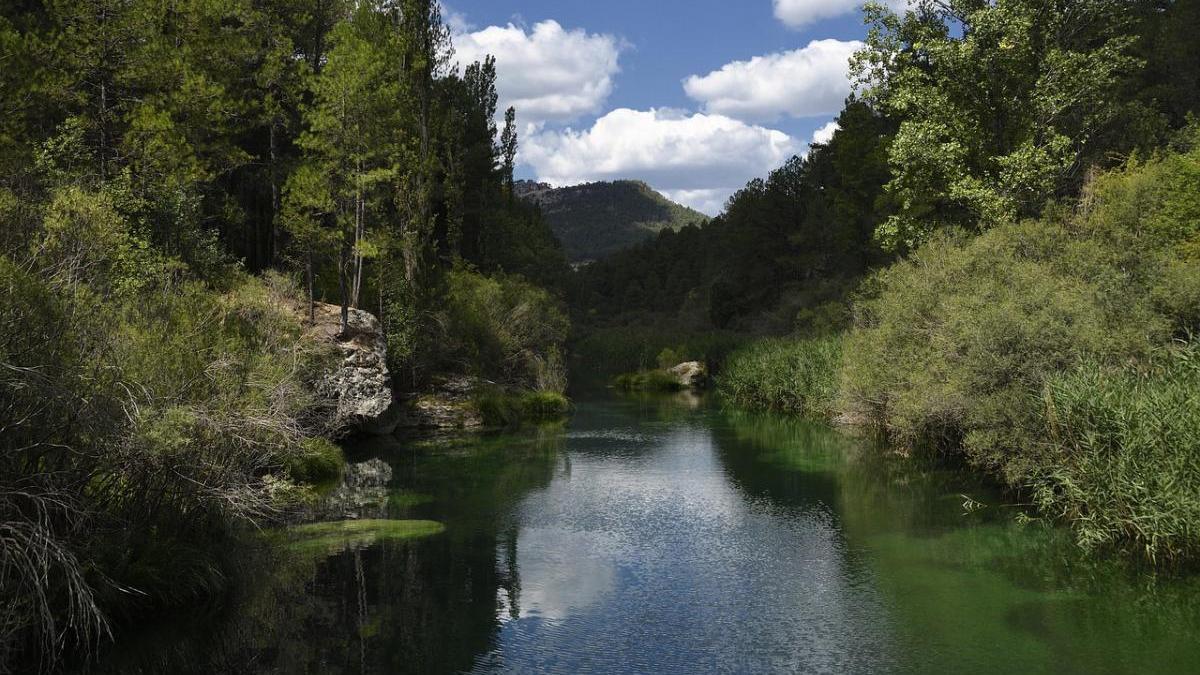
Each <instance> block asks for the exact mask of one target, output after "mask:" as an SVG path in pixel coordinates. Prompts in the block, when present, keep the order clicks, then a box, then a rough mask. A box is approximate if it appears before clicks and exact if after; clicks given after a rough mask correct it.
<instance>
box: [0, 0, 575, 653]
mask: <svg viewBox="0 0 1200 675" xmlns="http://www.w3.org/2000/svg"><path fill="white" fill-rule="evenodd" d="M452 49H453V48H452V45H451V44H450V40H449V31H448V29H447V27H446V26H445V25H444V23H443V22H442V18H441V15H440V9H439V7H438V5H437V4H436V3H435V2H432V1H431V0H401V1H399V2H348V1H346V2H343V1H340V0H334V1H332V2H331V1H328V0H321V1H311V0H278V1H273V2H261V1H258V0H231V1H227V2H226V1H223V2H211V1H209V0H182V1H179V2H170V3H162V2H158V1H157V0H62V1H56V2H46V3H43V2H36V1H34V2H7V3H4V4H3V7H2V8H0V63H3V71H2V72H0V91H2V92H3V106H2V107H0V293H2V295H3V298H4V299H3V302H2V303H0V671H5V670H7V669H9V668H15V669H17V670H20V671H22V672H30V671H29V670H28V669H27V666H28V668H33V669H36V668H37V664H38V663H39V662H40V663H41V664H42V666H44V667H47V668H49V667H52V666H55V665H57V663H58V662H57V659H59V658H60V657H62V656H64V655H68V654H77V653H79V652H85V651H87V650H88V649H90V648H92V647H94V646H95V645H96V644H97V643H98V641H100V640H102V639H105V638H106V637H108V636H109V635H110V633H111V631H112V630H115V627H116V626H117V625H118V624H119V623H120V622H121V621H122V620H123V619H124V617H128V616H133V615H136V614H138V613H142V612H148V611H154V610H157V609H161V608H164V607H168V606H175V605H179V604H182V603H187V602H193V601H195V600H196V599H198V598H203V597H208V596H210V595H212V594H215V593H218V592H219V591H220V590H221V589H222V588H223V587H224V585H225V584H226V581H227V579H228V576H227V571H228V570H229V569H230V568H229V564H230V562H231V561H230V559H229V556H228V555H227V554H226V550H227V547H226V544H227V543H228V541H229V540H230V539H231V538H232V537H234V536H236V535H237V534H238V533H239V532H243V531H244V530H245V529H246V528H245V527H244V525H247V524H253V523H259V522H263V521H264V520H269V519H271V518H273V517H277V516H278V515H279V514H280V513H282V512H284V511H286V510H287V509H288V508H290V507H291V506H293V505H295V504H297V503H304V502H305V500H307V499H308V498H309V496H310V492H309V491H308V485H309V484H310V483H312V482H315V481H319V480H327V479H328V478H329V477H330V474H331V473H332V474H333V475H334V476H336V474H337V471H338V467H339V462H340V459H339V458H340V451H339V450H338V449H337V448H336V447H334V446H332V445H331V444H330V443H329V442H328V441H326V440H325V437H327V436H330V435H332V434H335V433H337V432H338V430H337V429H331V428H330V411H329V410H328V409H327V407H326V405H325V403H324V402H323V401H322V400H321V399H320V397H319V396H318V395H317V394H316V391H315V390H316V383H317V381H318V380H319V379H320V378H321V377H322V372H323V371H325V370H326V369H327V368H328V366H329V363H330V359H331V354H330V353H328V350H325V349H322V348H321V347H320V346H319V345H318V344H316V343H314V342H313V341H312V340H311V339H309V338H308V337H306V335H307V330H306V323H307V321H308V319H309V318H310V316H311V314H312V304H311V301H312V300H324V301H327V302H330V303H334V304H335V305H340V306H341V321H342V324H343V332H344V331H345V328H346V324H347V321H348V313H349V310H350V309H351V308H361V309H364V310H368V311H370V312H373V313H375V314H377V315H378V317H379V318H380V319H381V321H382V324H383V327H384V329H385V331H386V336H387V343H388V348H389V349H388V356H389V362H390V363H389V365H390V367H391V371H392V374H393V378H392V379H393V382H394V384H396V385H397V386H398V387H401V388H416V387H420V386H422V385H423V384H424V382H425V381H427V380H428V379H429V378H430V377H431V376H432V375H434V374H439V373H465V374H470V375H477V376H483V377H487V378H490V379H491V380H493V381H494V382H496V383H498V386H506V387H513V388H519V389H539V390H540V389H546V390H550V392H551V393H552V394H553V395H554V396H559V393H558V392H560V391H561V388H562V386H563V382H564V375H563V373H562V352H561V342H562V340H563V339H564V337H565V333H566V330H567V328H566V319H565V316H564V314H563V312H562V311H561V310H560V309H559V303H558V300H557V299H556V296H555V295H553V294H551V293H550V292H548V291H546V290H545V289H544V288H542V287H540V286H538V285H537V284H550V285H553V284H557V283H560V282H561V281H562V280H563V278H564V275H565V274H567V273H568V271H569V269H568V268H567V266H566V262H565V258H564V256H563V254H562V252H561V249H560V248H559V246H558V244H557V242H556V241H555V239H554V237H553V235H552V234H551V232H550V231H549V230H548V228H546V227H545V225H544V224H543V223H542V220H541V218H540V216H539V214H538V212H537V209H536V207H532V206H528V205H525V204H523V203H520V202H518V201H517V200H516V199H515V198H514V196H513V181H512V171H513V163H514V158H515V154H516V144H517V138H516V133H515V130H514V129H513V122H512V119H513V117H512V114H511V111H510V114H509V115H508V117H507V119H508V120H509V122H508V125H507V128H505V129H504V130H503V132H502V133H498V129H497V122H496V119H497V110H496V106H497V93H496V89H495V83H496V70H495V63H494V61H493V60H492V59H490V58H488V59H486V60H485V61H484V62H480V63H473V64H470V65H468V66H466V67H465V68H464V69H462V70H459V69H457V68H452V67H451V66H450V64H451V55H452ZM306 300H307V301H309V302H305V301H306ZM531 327H532V328H531ZM18 664H20V665H18Z"/></svg>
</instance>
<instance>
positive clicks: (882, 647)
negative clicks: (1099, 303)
mask: <svg viewBox="0 0 1200 675" xmlns="http://www.w3.org/2000/svg"><path fill="white" fill-rule="evenodd" d="M580 400H581V401H582V402H581V403H580V404H579V406H578V409H577V411H576V414H575V416H574V418H573V419H572V420H571V422H570V424H569V425H567V426H565V427H557V428H555V427H549V428H542V429H538V430H527V431H522V432H518V433H505V434H492V435H464V436H436V437H429V438H425V439H418V440H411V439H410V440H407V441H403V442H401V441H398V440H394V439H388V440H374V441H371V442H362V443H357V444H355V445H353V446H350V447H348V448H347V452H348V457H349V459H350V460H351V461H352V462H357V463H360V466H362V467H365V469H364V471H367V473H370V471H376V473H378V471H377V470H378V469H379V466H380V464H384V465H386V466H385V467H384V469H385V470H384V472H383V473H382V474H381V475H385V476H390V477H388V478H387V479H386V480H384V481H383V482H381V483H371V482H370V481H366V482H356V483H355V484H354V485H349V484H347V485H346V486H344V489H339V490H336V491H334V492H333V493H332V494H331V495H330V497H329V498H328V499H327V502H326V504H325V507H324V508H325V511H324V512H323V517H325V518H328V519H330V520H339V519H343V518H348V517H357V518H371V519H379V518H386V519H401V520H421V521H436V522H437V523H441V524H443V525H444V526H445V531H444V532H442V533H441V534H436V535H433V536H429V537H426V538H423V539H415V540H400V539H386V538H378V537H374V536H361V537H360V536H355V537H348V538H342V539H337V540H334V541H333V542H332V544H322V545H319V546H303V547H296V546H290V545H279V544H278V540H276V545H274V546H264V545H261V544H259V545H250V544H248V545H247V546H246V548H245V551H244V555H242V556H241V557H242V559H243V560H244V568H245V569H244V573H243V574H241V575H239V578H238V583H237V584H236V587H237V591H236V592H235V593H233V594H232V596H231V597H230V598H228V599H227V601H226V602H223V603H220V604H219V605H217V606H215V607H213V608H211V609H210V610H208V611H206V612H200V613H193V614H191V615H188V616H183V617H171V618H164V619H163V620H160V621H147V622H146V624H145V625H143V626H139V627H138V628H137V630H136V631H130V632H128V633H126V634H123V635H122V637H121V639H120V640H119V641H118V644H117V646H116V647H115V648H114V649H113V650H111V653H109V654H108V655H107V656H106V658H105V659H104V660H103V662H102V663H103V668H102V671H103V672H131V673H138V672H144V673H159V672H176V673H191V672H205V673H209V672H216V673H226V672H227V673H456V672H476V673H491V672H548V673H581V672H638V673H643V672H654V673H694V672H737V673H741V672H745V673H767V672H837V673H881V672H882V673H889V672H895V673H925V672H971V673H1011V672H1022V673H1141V672H1154V673H1190V672H1196V671H1197V670H1198V669H1200V639H1198V638H1200V587H1198V585H1197V581H1196V580H1195V579H1194V578H1175V579H1172V578H1164V579H1156V578H1154V577H1153V576H1151V575H1148V574H1147V573H1145V572H1144V571H1138V570H1132V569H1127V568H1124V567H1122V566H1120V565H1118V564H1116V563H1114V562H1111V561H1105V560H1103V559H1102V558H1101V557H1099V556H1097V557H1089V556H1087V555H1085V554H1083V553H1082V552H1080V551H1079V549H1077V547H1075V545H1074V543H1073V542H1072V541H1071V540H1070V536H1069V534H1068V533H1066V532H1064V531H1062V530H1059V529H1055V528H1049V527H1045V526H1043V525H1040V524H1037V523H1031V524H1026V525H1021V524H1020V523H1019V522H1018V518H1017V515H1018V514H1019V513H1020V511H1019V509H1017V508H1015V507H1013V506H1011V505H1006V503H1005V501H1004V499H1003V497H1002V496H1001V494H1000V493H999V492H998V491H997V490H995V489H994V488H993V487H992V486H990V485H988V484H986V483H981V482H979V481H978V480H974V479H972V478H971V477H969V476H965V475H963V474H961V473H958V472H956V471H954V470H951V469H947V468H946V467H944V466H933V465H924V464H922V463H921V462H919V461H913V460H904V459H901V458H897V457H895V456H893V455H890V454H888V453H886V452H883V451H882V450H881V448H880V447H879V446H878V445H877V444H876V443H875V442H873V441H872V440H871V439H868V438H856V437H853V436H849V435H846V434H843V433H839V432H837V431H834V430H832V429H830V428H828V427H827V426H825V425H821V424H815V423H810V422H805V421H802V420H796V419H786V418H780V417H775V416H771V415H757V414H748V413H743V412H737V411H732V410H722V409H721V408H719V407H718V406H716V405H714V404H713V403H712V402H711V401H708V400H705V399H704V398H703V397H699V396H695V395H692V394H680V395H674V396H662V395H642V396H615V395H613V394H611V393H607V392H606V393H602V394H599V395H598V394H596V393H594V392H589V393H587V394H585V395H583V396H581V399H580ZM381 460H382V461H381ZM368 470H369V471H368ZM349 482H350V481H349V479H348V483H349Z"/></svg>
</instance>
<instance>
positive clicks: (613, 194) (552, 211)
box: [514, 180, 709, 263]
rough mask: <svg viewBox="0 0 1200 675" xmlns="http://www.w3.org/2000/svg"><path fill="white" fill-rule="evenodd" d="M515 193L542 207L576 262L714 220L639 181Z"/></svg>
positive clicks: (520, 186) (528, 186) (530, 185)
mask: <svg viewBox="0 0 1200 675" xmlns="http://www.w3.org/2000/svg"><path fill="white" fill-rule="evenodd" d="M514 188H515V192H516V195H517V196H518V197H520V198H521V199H524V200H526V201H530V202H534V203H536V204H538V205H540V206H541V207H542V213H543V214H544V215H545V217H546V222H547V223H548V224H549V225H550V228H551V229H552V230H554V234H555V236H557V237H558V239H559V241H561V242H562V244H563V248H564V249H565V250H566V253H567V257H568V258H569V259H570V260H571V262H573V263H579V262H584V261H588V260H596V259H599V258H603V257H605V256H607V255H609V254H612V253H615V252H616V251H619V250H621V249H624V248H629V247H630V246H633V245H635V244H638V243H641V242H643V241H645V240H647V239H650V238H653V237H654V236H655V235H657V234H658V233H659V232H661V231H663V230H679V229H681V228H683V227H686V226H687V225H703V224H704V223H707V222H708V220H709V217H708V216H706V215H704V214H703V213H700V212H699V211H696V210H695V209H691V208H688V207H686V206H683V205H681V204H676V203H675V202H673V201H671V200H669V199H667V198H666V197H663V196H662V195H661V194H659V193H658V192H656V191H655V190H654V189H653V188H651V187H650V186H649V185H647V184H645V183H643V182H642V181H637V180H618V181H613V182H600V183H585V184H583V185H573V186H570V187H563V188H554V187H551V186H549V185H547V184H545V183H537V182H534V181H528V180H523V181H517V182H516V184H515V185H514Z"/></svg>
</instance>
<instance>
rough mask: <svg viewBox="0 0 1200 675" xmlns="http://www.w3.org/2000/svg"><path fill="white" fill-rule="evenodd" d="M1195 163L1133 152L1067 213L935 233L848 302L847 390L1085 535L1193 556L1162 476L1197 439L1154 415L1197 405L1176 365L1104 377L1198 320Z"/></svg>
mask: <svg viewBox="0 0 1200 675" xmlns="http://www.w3.org/2000/svg"><path fill="white" fill-rule="evenodd" d="M1198 169H1200V148H1197V147H1193V149H1191V150H1187V151H1185V152H1183V153H1176V154H1173V155H1168V156H1166V157H1163V158H1158V159H1154V160H1152V161H1149V162H1137V161H1134V162H1131V163H1130V165H1129V166H1128V167H1126V168H1124V169H1122V170H1119V171H1115V172H1112V173H1110V174H1107V175H1102V176H1100V177H1098V178H1097V179H1096V180H1094V181H1093V182H1092V183H1091V184H1090V185H1089V187H1088V189H1087V190H1086V191H1085V193H1084V198H1083V200H1082V201H1081V203H1080V205H1079V208H1078V209H1077V210H1076V211H1075V212H1074V213H1065V214H1064V213H1061V209H1057V211H1060V213H1058V214H1057V215H1048V216H1047V218H1046V219H1045V220H1042V221H1037V222H1024V223H1015V224H1006V225H1000V226H998V227H996V228H994V229H992V230H989V231H988V232H986V233H984V234H982V235H980V236H978V237H976V238H967V237H965V236H961V235H954V234H947V235H943V236H941V237H937V238H935V239H934V240H932V241H931V242H930V243H928V244H927V245H925V246H923V247H921V248H920V249H918V250H917V251H916V252H915V253H914V254H913V255H912V257H911V258H910V259H909V260H907V261H904V262H901V263H899V264H897V265H895V266H894V267H892V268H890V269H888V270H885V271H883V272H882V273H881V274H879V275H878V276H877V277H875V278H874V279H873V280H872V281H871V283H870V284H869V285H868V287H867V288H866V289H865V291H864V299H863V300H862V301H860V302H859V304H858V305H857V307H856V312H857V317H856V319H857V326H856V328H855V329H854V330H853V331H852V333H851V335H850V336H849V338H848V341H847V345H846V350H845V353H846V361H845V367H844V370H843V378H842V390H843V393H842V404H843V405H844V406H845V407H847V408H848V409H850V410H851V411H852V412H859V413H862V414H864V415H865V416H866V417H867V418H869V419H871V420H873V421H875V422H877V423H879V424H880V425H882V426H884V427H886V428H887V429H888V430H889V431H890V432H891V434H892V436H893V437H894V438H895V439H896V440H898V441H899V442H901V443H903V444H914V443H918V442H923V441H934V442H936V443H938V444H940V445H941V446H942V447H946V448H961V449H962V450H963V452H964V453H965V456H966V458H967V459H968V460H969V461H970V462H971V463H973V464H975V465H977V466H981V467H984V468H987V469H991V470H994V471H996V472H998V473H999V474H1000V475H1001V476H1003V477H1004V478H1005V479H1006V480H1007V481H1008V482H1009V483H1010V484H1011V485H1013V486H1018V487H1026V486H1030V485H1033V486H1035V487H1036V488H1037V491H1038V494H1039V495H1040V497H1039V501H1040V502H1041V503H1042V504H1043V506H1045V507H1046V508H1048V509H1051V510H1054V511H1056V512H1060V513H1063V514H1064V515H1066V516H1067V517H1068V518H1070V519H1072V520H1073V521H1075V522H1076V523H1077V525H1078V526H1079V528H1080V529H1079V531H1080V533H1081V535H1080V536H1081V538H1082V539H1083V540H1084V541H1085V542H1087V543H1101V542H1113V541H1118V540H1126V541H1128V540H1132V541H1135V542H1137V543H1138V544H1140V545H1142V546H1144V547H1145V550H1146V552H1147V554H1148V555H1150V556H1151V557H1155V556H1156V555H1158V554H1162V555H1166V556H1170V555H1174V552H1178V551H1188V552H1194V550H1195V549H1194V544H1192V543H1191V541H1194V540H1195V539H1196V533H1195V531H1194V530H1190V529H1188V526H1184V525H1183V524H1182V522H1183V521H1181V520H1179V519H1178V518H1179V517H1181V516H1182V514H1187V513H1190V511H1188V508H1190V507H1188V506H1185V504H1184V502H1185V499H1184V498H1183V496H1182V495H1181V493H1179V492H1177V491H1176V490H1177V488H1175V487H1173V486H1174V483H1172V482H1171V481H1173V480H1180V481H1182V480H1184V479H1185V477H1187V476H1190V474H1188V473H1187V471H1186V470H1184V469H1180V468H1179V466H1180V465H1178V464H1175V463H1176V462H1183V463H1186V462H1188V461H1190V460H1188V459H1187V457H1189V456H1190V453H1192V450H1190V449H1189V448H1190V447H1194V446H1188V445H1187V444H1188V443H1191V442H1193V441H1192V440H1189V439H1191V438H1192V437H1190V436H1188V435H1187V433H1188V432H1187V430H1186V429H1185V428H1182V427H1179V428H1176V427H1174V426H1164V425H1165V424H1166V420H1165V419H1164V418H1163V416H1162V413H1161V409H1164V408H1165V409H1167V410H1173V411H1175V415H1176V419H1177V420H1179V421H1182V420H1186V419H1189V418H1191V419H1194V418H1193V417H1191V412H1189V411H1187V410H1186V405H1185V401H1183V400H1177V399H1176V398H1174V397H1176V396H1177V395H1178V393H1179V392H1180V391H1182V385H1181V384H1180V383H1181V382H1184V381H1186V378H1185V377H1184V375H1183V374H1182V373H1175V372H1174V371H1163V373H1164V374H1163V375H1161V376H1156V377H1154V378H1150V379H1147V380H1145V381H1140V380H1137V379H1136V378H1135V377H1134V376H1133V375H1130V374H1126V375H1121V376H1116V377H1115V379H1114V380H1113V382H1111V383H1106V382H1105V381H1104V377H1102V376H1101V375H1100V374H1099V373H1121V372H1126V371H1125V370H1123V369H1128V368H1134V369H1137V368H1142V369H1145V368H1147V367H1149V366H1147V365H1146V364H1150V363H1153V362H1155V360H1156V359H1158V358H1159V357H1158V356H1157V355H1158V354H1159V353H1160V352H1162V350H1163V349H1165V348H1166V346H1167V345H1168V344H1169V342H1170V339H1171V338H1172V337H1177V336H1179V335H1181V334H1187V332H1188V331H1189V330H1192V329H1194V327H1195V326H1196V320H1197V316H1198V314H1197V312H1198V310H1197V306H1196V304H1195V302H1196V300H1198V299H1200V291H1198V290H1197V289H1200V265H1197V264H1196V260H1195V259H1194V258H1192V257H1191V256H1192V254H1193V251H1192V247H1191V244H1192V242H1194V241H1195V240H1196V237H1197V235H1198V232H1200V208H1197V204H1198V202H1197V200H1196V197H1195V195H1196V193H1197V188H1198V187H1200V172H1198ZM1054 211H1056V209H1051V213H1053V212H1054ZM1133 372H1136V371H1133ZM1189 377H1190V376H1189ZM1064 378H1065V379H1064ZM1048 383H1049V384H1048ZM1047 387H1048V389H1047ZM1044 391H1048V392H1049V393H1047V396H1048V400H1049V404H1044V402H1043V399H1042V394H1043V392H1044ZM1156 406H1157V407H1158V410H1159V412H1155V411H1156ZM1135 418H1136V419H1135ZM1114 420H1123V421H1120V422H1119V425H1120V426H1118V427H1116V428H1114V427H1112V426H1111V425H1112V424H1113V423H1114V422H1113V421H1114ZM1064 425H1065V426H1064ZM1047 429H1050V430H1052V434H1051V437H1052V438H1061V439H1062V441H1061V444H1059V443H1058V442H1047V440H1046V439H1047V433H1048V432H1047ZM1156 433H1157V434H1159V435H1160V436H1161V438H1158V439H1153V438H1151V437H1152V436H1153V435H1154V434H1156ZM1188 480H1194V476H1193V477H1189V478H1188ZM1192 485H1193V486H1194V482H1193V483H1192ZM1193 492H1194V487H1193Z"/></svg>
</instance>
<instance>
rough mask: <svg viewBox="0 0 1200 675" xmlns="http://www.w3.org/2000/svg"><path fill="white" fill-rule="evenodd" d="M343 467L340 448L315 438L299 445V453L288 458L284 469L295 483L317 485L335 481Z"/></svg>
mask: <svg viewBox="0 0 1200 675" xmlns="http://www.w3.org/2000/svg"><path fill="white" fill-rule="evenodd" d="M345 466H346V458H345V457H344V456H343V455H342V449H341V448H339V447H338V446H337V445H336V444H335V443H333V442H332V441H329V440H328V439H325V438H320V437H315V438H310V439H307V440H306V441H304V443H302V444H301V450H300V452H297V453H295V454H294V455H293V456H292V457H289V458H288V461H287V463H286V464H285V466H284V469H285V470H286V471H287V475H288V476H289V477H291V478H292V479H294V480H296V481H299V482H301V483H309V484H313V485H319V484H324V483H329V482H331V481H334V480H337V479H338V478H339V477H341V475H342V470H343V469H344V468H345Z"/></svg>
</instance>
